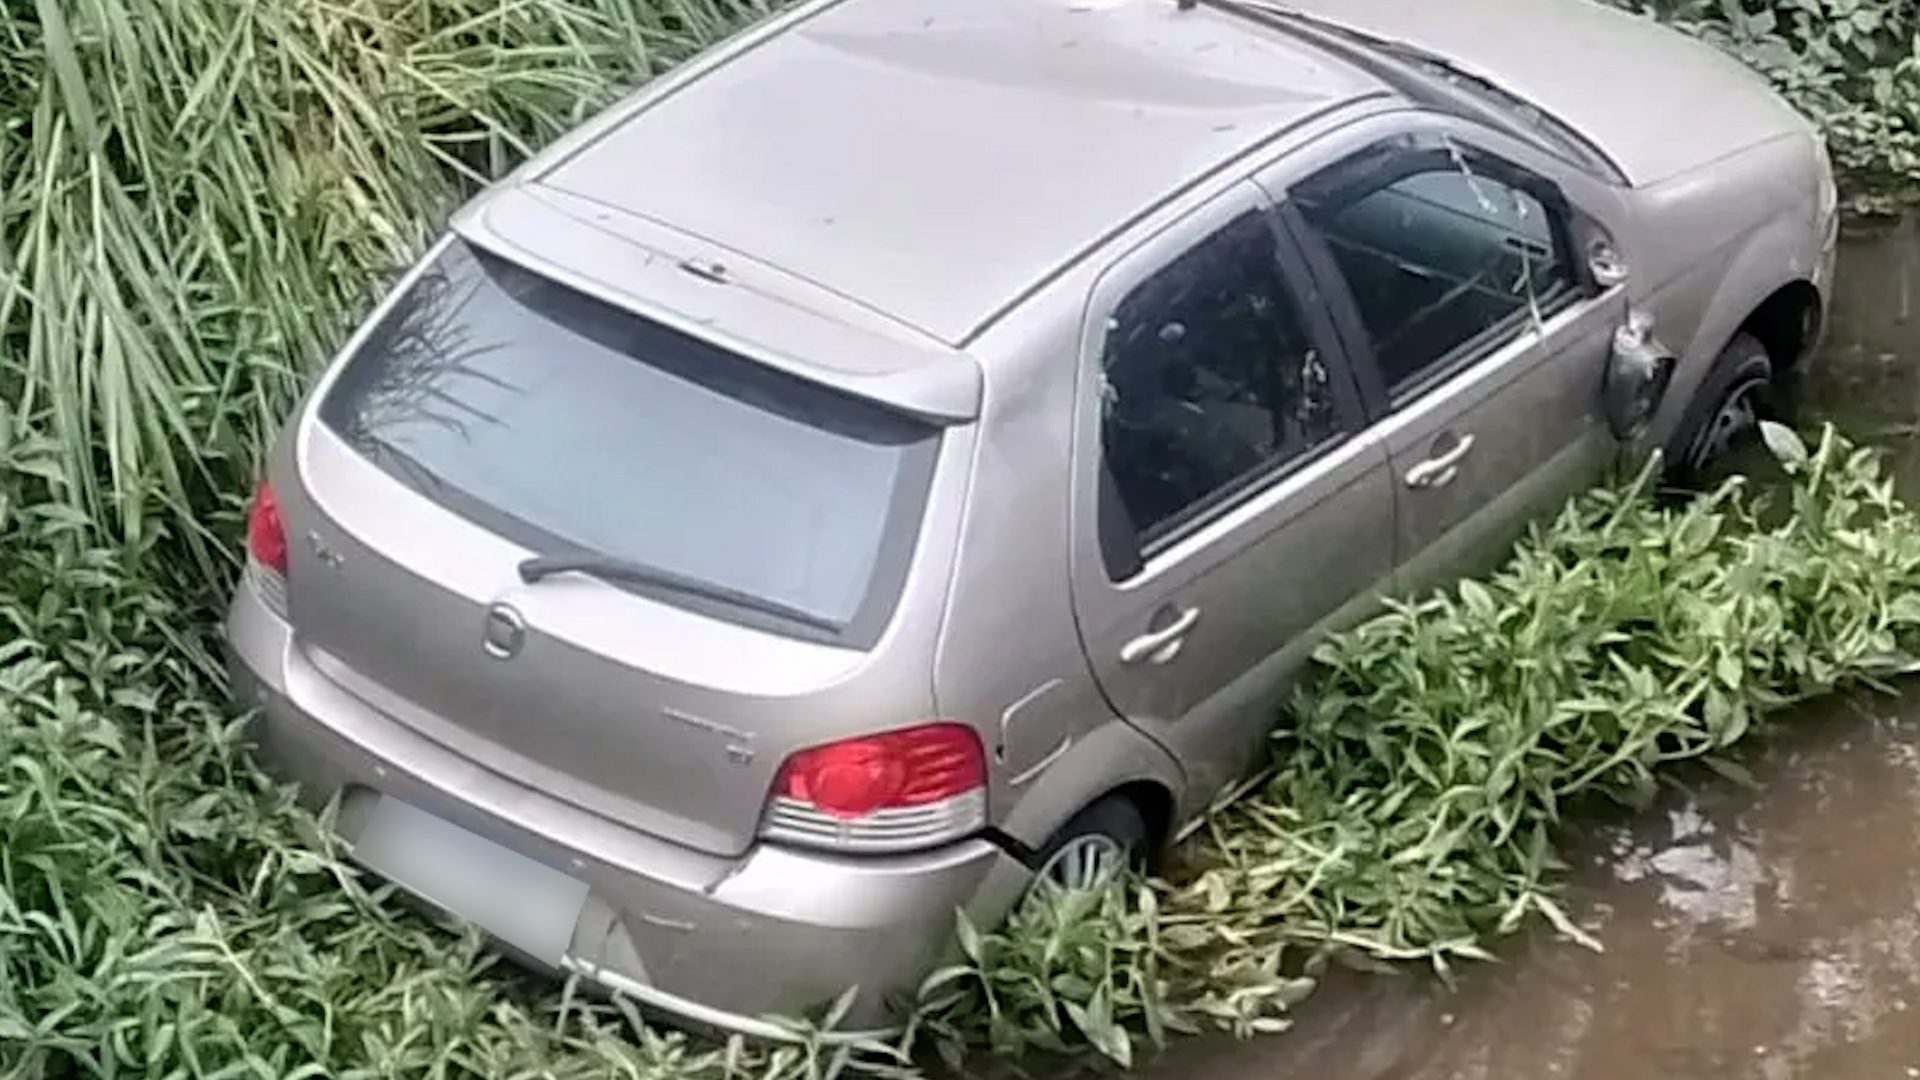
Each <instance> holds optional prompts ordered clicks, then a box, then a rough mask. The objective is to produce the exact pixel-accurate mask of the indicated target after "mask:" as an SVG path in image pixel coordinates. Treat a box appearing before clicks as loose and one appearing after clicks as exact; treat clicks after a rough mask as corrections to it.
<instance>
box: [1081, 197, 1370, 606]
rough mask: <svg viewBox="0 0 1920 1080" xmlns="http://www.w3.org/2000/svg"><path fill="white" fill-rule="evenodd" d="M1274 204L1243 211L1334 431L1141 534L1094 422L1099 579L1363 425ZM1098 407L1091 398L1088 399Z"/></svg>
mask: <svg viewBox="0 0 1920 1080" xmlns="http://www.w3.org/2000/svg"><path fill="white" fill-rule="evenodd" d="M1276 209H1277V207H1276V205H1275V204H1274V203H1272V202H1270V201H1269V200H1268V199H1266V198H1265V197H1264V195H1262V197H1261V198H1259V199H1258V200H1257V201H1255V202H1253V203H1251V204H1250V205H1249V207H1248V210H1247V212H1248V213H1255V214H1259V215H1260V218H1261V220H1262V221H1263V222H1265V223H1266V225H1267V228H1268V230H1269V231H1271V232H1272V233H1273V239H1274V251H1275V256H1276V263H1277V270H1278V273H1279V279H1280V287H1281V289H1282V290H1283V291H1284V293H1285V295H1286V296H1287V298H1288V299H1289V300H1290V301H1292V302H1293V304H1294V307H1295V309H1296V310H1297V311H1298V313H1299V314H1300V316H1301V317H1302V318H1303V319H1304V320H1305V323H1306V325H1305V326H1304V327H1303V329H1304V330H1305V332H1306V335H1307V340H1308V342H1309V343H1310V344H1311V345H1312V347H1313V348H1314V349H1315V350H1316V351H1317V352H1318V353H1319V356H1320V362H1321V364H1322V366H1323V367H1324V368H1325V369H1326V372H1327V384H1328V387H1329V388H1330V389H1331V390H1332V392H1333V416H1334V422H1335V424H1336V425H1337V429H1336V431H1335V432H1334V434H1332V435H1331V436H1329V437H1328V438H1326V439H1325V440H1323V441H1321V442H1320V443H1319V444H1318V445H1316V446H1313V447H1310V448H1309V449H1307V450H1305V451H1303V452H1301V453H1299V454H1296V455H1294V456H1292V457H1290V458H1286V459H1284V460H1281V461H1269V462H1268V463H1267V464H1266V465H1264V466H1263V467H1261V468H1257V469H1253V470H1250V471H1248V472H1247V473H1245V474H1244V475H1242V476H1240V477H1237V478H1236V479H1234V480H1233V481H1232V482H1230V483H1228V484H1226V485H1224V486H1222V487H1221V488H1220V489H1219V490H1217V491H1214V492H1212V493H1210V494H1208V495H1207V496H1206V497H1205V498H1202V499H1200V500H1198V501H1196V502H1194V503H1191V504H1189V505H1188V506H1187V507H1186V508H1184V509H1183V510H1181V511H1180V512H1179V513H1178V514H1176V515H1174V516H1173V517H1171V518H1169V519H1167V520H1166V521H1164V522H1161V523H1160V524H1159V526H1157V527H1156V528H1155V530H1154V531H1153V532H1152V533H1151V534H1149V535H1146V536H1143V535H1141V533H1140V531H1139V530H1138V529H1137V528H1136V527H1135V526H1134V524H1133V520H1132V518H1131V517H1129V516H1128V514H1127V510H1126V506H1125V504H1124V503H1123V502H1122V500H1121V499H1120V493H1119V487H1118V485H1117V484H1116V483H1115V480H1114V477H1113V472H1112V470H1111V469H1110V468H1109V467H1108V465H1107V459H1106V452H1105V444H1104V440H1103V439H1102V438H1101V437H1099V433H1098V425H1097V422H1096V438H1095V440H1094V445H1095V452H1096V453H1097V454H1098V455H1099V456H1098V476H1097V477H1096V478H1095V482H1096V483H1097V484H1098V498H1097V501H1096V513H1095V526H1094V527H1095V531H1096V538H1097V540H1098V541H1099V548H1100V557H1101V562H1102V563H1103V564H1104V565H1105V568H1106V572H1107V580H1108V581H1109V582H1111V583H1113V584H1116V585H1118V584H1123V583H1125V582H1128V581H1131V580H1132V579H1134V578H1136V577H1138V576H1139V575H1140V574H1142V573H1144V572H1145V571H1146V570H1147V568H1148V566H1149V564H1150V563H1151V562H1152V561H1153V560H1154V559H1155V558H1158V557H1159V556H1161V555H1164V554H1165V553H1166V552H1167V551H1168V550H1169V549H1170V548H1173V547H1175V546H1177V545H1179V544H1180V543H1181V542H1182V541H1184V540H1187V539H1189V538H1191V537H1192V536H1193V535H1194V534H1196V533H1198V532H1201V531H1203V530H1205V529H1206V528H1207V527H1208V526H1210V525H1212V524H1213V523H1215V522H1217V521H1219V520H1220V519H1221V518H1223V517H1225V516H1226V515H1227V514H1229V513H1231V512H1232V511H1233V510H1235V509H1238V508H1239V507H1241V506H1244V505H1246V504H1247V503H1249V502H1252V501H1253V500H1254V499H1256V498H1258V497H1259V496H1260V495H1261V494H1263V493H1265V492H1266V491H1269V490H1271V489H1272V488H1273V487H1275V486H1277V485H1278V484H1280V483H1281V482H1282V481H1284V480H1286V479H1287V478H1289V477H1292V476H1294V475H1296V474H1298V473H1299V472H1301V471H1302V470H1305V469H1307V468H1309V467H1311V466H1312V465H1313V464H1315V463H1316V462H1319V461H1320V460H1322V459H1324V458H1325V457H1327V456H1328V455H1329V454H1331V453H1332V452H1333V451H1334V450H1336V449H1338V448H1339V447H1341V446H1344V445H1346V444H1347V443H1348V442H1350V441H1352V440H1353V439H1354V438H1355V437H1356V436H1357V435H1358V434H1360V433H1361V432H1362V431H1363V430H1365V427H1366V424H1367V420H1366V408H1365V403H1364V401H1363V398H1362V395H1361V390H1360V387H1359V385H1358V384H1357V383H1356V382H1355V379H1354V365H1353V364H1352V363H1351V361H1350V359H1349V356H1348V354H1347V352H1346V349H1345V347H1344V342H1343V339H1342V337H1341V335H1340V334H1339V333H1338V331H1337V328H1336V325H1335V321H1334V320H1333V319H1332V318H1331V317H1330V316H1329V314H1328V310H1327V308H1328V305H1327V304H1326V303H1323V302H1321V301H1322V300H1323V299H1324V297H1323V296H1322V291H1321V290H1320V288H1319V286H1318V282H1317V280H1316V276H1315V275H1314V274H1313V273H1312V272H1310V271H1309V269H1308V266H1307V264H1306V262H1305V261H1304V260H1303V257H1302V256H1303V253H1302V252H1301V251H1300V250H1299V248H1298V246H1297V245H1296V244H1295V242H1294V239H1293V237H1292V235H1291V232H1290V230H1288V229H1287V228H1285V227H1284V226H1283V225H1282V223H1281V222H1280V221H1279V220H1278V218H1277V217H1276V214H1275V211H1276ZM1241 216H1243V215H1234V216H1233V217H1230V218H1228V219H1227V220H1226V221H1225V222H1222V223H1221V224H1220V225H1219V226H1217V227H1216V228H1214V229H1212V230H1210V231H1208V232H1207V233H1206V234H1205V235H1204V236H1202V237H1201V238H1200V239H1199V240H1197V241H1195V242H1194V243H1193V244H1191V245H1188V246H1187V247H1184V248H1182V249H1180V250H1179V251H1178V252H1176V253H1174V254H1173V255H1172V256H1171V257H1170V258H1168V259H1166V260H1165V261H1163V262H1160V263H1158V264H1156V265H1155V266H1154V267H1153V268H1152V269H1151V270H1150V271H1148V272H1147V273H1145V274H1143V275H1141V276H1139V277H1137V278H1135V279H1133V280H1132V281H1131V282H1129V284H1128V287H1127V288H1126V290H1125V291H1123V292H1122V293H1121V294H1120V296H1119V297H1118V298H1117V299H1116V300H1115V301H1114V303H1113V304H1111V305H1108V307H1107V309H1106V310H1105V311H1104V312H1103V315H1108V316H1110V315H1111V314H1112V312H1113V310H1115V309H1117V308H1118V306H1119V305H1120V304H1122V303H1124V302H1125V301H1126V298H1127V297H1128V296H1130V295H1132V293H1133V291H1134V290H1135V289H1137V288H1139V287H1140V286H1142V285H1144V284H1145V283H1146V282H1148V281H1150V280H1152V278H1153V277H1154V275H1156V274H1158V273H1159V272H1160V271H1161V270H1163V269H1165V268H1166V267H1167V266H1169V265H1171V264H1172V263H1173V262H1174V261H1175V260H1178V259H1180V258H1182V257H1184V256H1185V255H1186V254H1187V253H1188V252H1190V251H1193V250H1194V248H1195V247H1197V246H1198V245H1199V244H1201V243H1205V242H1206V241H1208V240H1211V239H1212V238H1213V237H1214V236H1215V235H1217V234H1218V233H1219V232H1220V230H1222V229H1225V228H1227V227H1228V226H1229V225H1231V224H1232V223H1233V222H1235V221H1238V220H1239V219H1240V217H1241ZM1105 348H1106V339H1105V335H1104V334H1103V335H1102V337H1101V340H1100V351H1101V353H1102V354H1104V352H1105ZM1094 407H1095V408H1098V402H1095V405H1094Z"/></svg>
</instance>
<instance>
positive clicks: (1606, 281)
mask: <svg viewBox="0 0 1920 1080" xmlns="http://www.w3.org/2000/svg"><path fill="white" fill-rule="evenodd" d="M1586 250H1587V275H1588V276H1589V277H1590V278H1592V279H1593V284H1594V287H1595V288H1597V289H1599V290H1600V291H1601V292H1605V291H1606V290H1608V289H1611V288H1613V287H1614V286H1615V285H1619V284H1621V283H1622V282H1624V281H1626V280H1627V261H1626V260H1625V259H1623V258H1621V257H1620V252H1619V251H1618V250H1617V249H1615V248H1614V246H1613V241H1611V240H1608V239H1607V238H1606V237H1605V236H1604V235H1600V234H1597V233H1596V234H1595V235H1594V236H1593V237H1592V238H1591V239H1590V240H1588V241H1587V249H1586Z"/></svg>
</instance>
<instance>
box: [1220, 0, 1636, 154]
mask: <svg viewBox="0 0 1920 1080" xmlns="http://www.w3.org/2000/svg"><path fill="white" fill-rule="evenodd" d="M1212 2H1213V3H1215V4H1217V5H1218V6H1220V7H1224V8H1229V9H1238V10H1240V11H1243V12H1251V13H1255V14H1256V15H1266V16H1267V17H1269V18H1271V19H1291V20H1293V21H1294V22H1296V23H1303V24H1305V25H1306V26H1308V27H1311V28H1312V29H1314V30H1317V31H1319V32H1321V33H1323V34H1330V35H1332V36H1334V37H1336V38H1340V39H1342V40H1343V41H1345V42H1346V43H1347V44H1348V45H1349V46H1352V47H1355V48H1357V49H1360V50H1363V51H1367V52H1371V53H1373V54H1375V55H1376V56H1383V57H1386V58H1387V59H1389V60H1391V61H1393V62H1394V63H1396V64H1399V65H1400V66H1402V67H1406V68H1411V69H1413V70H1415V71H1418V72H1420V73H1421V74H1422V75H1424V76H1426V77H1427V78H1428V79H1432V80H1434V81H1436V82H1442V83H1445V84H1446V85H1448V86H1450V87H1452V88H1453V89H1454V90H1456V91H1458V92H1461V93H1464V94H1467V95H1469V96H1471V97H1473V98H1474V99H1475V100H1476V101H1478V102H1480V103H1481V104H1482V105H1484V106H1487V107H1489V108H1491V109H1492V110H1494V111H1495V112H1497V113H1499V114H1501V115H1503V116H1505V117H1507V118H1508V119H1509V120H1511V121H1513V122H1514V123H1517V124H1519V125H1521V126H1522V127H1524V128H1526V129H1527V130H1528V131H1531V132H1533V133H1534V134H1535V135H1537V136H1539V137H1541V138H1543V139H1545V140H1546V141H1547V142H1548V143H1550V144H1552V146H1553V147H1554V148H1555V149H1557V150H1558V151H1559V153H1560V154H1561V155H1562V156H1565V157H1567V158H1568V159H1570V160H1571V161H1572V162H1573V163H1574V164H1576V165H1579V166H1580V167H1582V168H1584V169H1586V170H1588V171H1589V172H1592V173H1594V174H1595V175H1597V176H1600V177H1603V178H1605V179H1607V180H1609V181H1610V182H1612V183H1616V184H1624V183H1626V178H1625V177H1624V176H1623V175H1622V174H1621V172H1620V170H1619V168H1618V167H1617V166H1615V165H1614V163H1613V161H1612V160H1611V159H1609V158H1608V157H1607V156H1606V154H1604V153H1602V152H1601V151H1600V149H1599V148H1598V147H1596V146H1594V145H1593V143H1592V142H1590V141H1589V140H1588V139H1587V138H1586V136H1584V135H1582V134H1580V132H1579V131H1578V130H1576V129H1575V128H1573V127H1572V126H1571V125H1569V124H1567V123H1565V122H1564V121H1562V120H1561V119H1560V118H1559V117H1557V116H1555V115H1553V114H1552V113H1550V112H1548V111H1546V110H1545V109H1542V108H1540V107H1539V106H1537V105H1535V104H1534V103H1532V102H1531V101H1528V100H1526V99H1525V98H1522V97H1519V96H1518V95H1515V94H1513V93H1511V92H1509V91H1508V90H1506V89H1505V88H1504V87H1502V86H1500V85H1498V84H1496V83H1494V82H1492V81H1490V80H1488V79H1486V78H1484V77H1482V76H1480V75H1478V74H1475V73H1473V72H1470V71H1467V70H1466V69H1464V68H1462V67H1461V66H1460V65H1459V64H1456V63H1454V62H1453V61H1451V60H1449V59H1447V58H1446V57H1444V56H1439V55H1437V54H1435V53H1432V52H1429V51H1427V50H1425V49H1421V48H1418V47H1416V46H1413V45H1409V44H1407V43H1406V42H1403V41H1395V40H1393V39H1391V38H1385V37H1381V36H1379V35H1377V34H1369V33H1364V32H1362V31H1359V30H1355V29H1353V28H1352V27H1348V26H1343V25H1341V24H1340V23H1338V22H1333V21H1330V20H1327V19H1322V18H1318V17H1316V16H1313V15H1308V14H1306V13H1305V12H1301V11H1296V10H1294V9H1293V8H1290V7H1287V6H1286V5H1284V4H1277V3H1269V2H1266V0H1212Z"/></svg>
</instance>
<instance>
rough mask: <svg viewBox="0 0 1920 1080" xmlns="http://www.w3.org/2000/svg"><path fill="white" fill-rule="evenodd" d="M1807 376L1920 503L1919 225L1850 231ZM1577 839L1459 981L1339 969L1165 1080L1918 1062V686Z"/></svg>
mask: <svg viewBox="0 0 1920 1080" xmlns="http://www.w3.org/2000/svg"><path fill="white" fill-rule="evenodd" d="M1837 292H1838V296H1837V297H1836V302H1835V310H1834V312H1833V317H1832V321H1831V327H1830V330H1829V334H1828V339H1827V346H1826V348H1825V350H1824V351H1823V355H1822V356H1821V358H1820V360H1819V364H1818V366H1817V368H1816V369H1815V370H1814V371H1813V372H1812V373H1810V374H1809V377H1808V380H1807V383H1806V385H1805V387H1804V388H1803V390H1802V393H1801V399H1800V400H1801V404H1800V411H1801V415H1802V416H1803V417H1804V418H1807V419H1813V420H1819V419H1823V418H1830V419H1833V420H1834V421H1835V422H1836V423H1838V424H1839V425H1840V426H1841V427H1842V428H1843V429H1844V430H1846V431H1847V432H1848V433H1849V434H1851V435H1853V436H1854V437H1856V438H1858V439H1861V440H1863V441H1868V442H1872V443H1875V444H1878V445H1881V446H1883V447H1885V448H1886V450H1887V451H1888V453H1889V456H1890V463H1891V464H1892V466H1893V468H1894V470H1895V472H1896V474H1897V475H1898V477H1899V479H1900V485H1901V487H1902V489H1903V491H1904V493H1905V494H1906V496H1907V497H1908V498H1920V229H1916V228H1915V223H1912V222H1910V223H1908V224H1906V225H1904V226H1895V227H1892V228H1880V229H1875V230H1870V231H1865V232H1862V233H1860V234H1857V235H1852V236H1849V237H1848V238H1847V240H1846V242H1845V247H1844V249H1843V252H1842V255H1841V260H1840V268H1839V273H1838V283H1837ZM1744 763H1745V764H1746V765H1747V766H1748V767H1749V768H1750V769H1751V770H1752V773H1753V776H1754V778H1755V780H1756V786H1755V787H1753V788H1747V787H1744V786H1741V785H1736V784H1734V783H1732V782H1730V781H1727V780H1724V779H1720V778H1718V777H1712V776H1711V774H1704V773H1703V774H1701V775H1697V776H1688V777H1683V778H1682V782H1681V783H1679V784H1677V785H1676V786H1675V788H1674V789H1673V790H1672V791H1670V792H1669V793H1668V794H1667V796H1666V797H1665V798H1664V799H1663V800H1662V801H1661V802H1660V803H1659V804H1658V805H1657V806H1656V807H1655V808H1654V809H1653V810H1652V811H1650V812H1649V813H1647V814H1644V815H1641V816H1639V817H1638V818H1636V819H1634V820H1633V821H1631V822H1629V823H1624V824H1617V825H1611V826H1604V827H1600V828H1598V829H1595V830H1594V831H1593V833H1592V835H1589V836H1587V837H1584V838H1581V839H1580V840H1579V841H1577V842H1576V843H1575V845H1574V852H1573V853H1574V855H1575V869H1574V872H1573V875H1572V888H1571V890H1570V894H1569V897H1568V900H1569V905H1570V910H1571V911H1572V912H1574V913H1575V916H1576V918H1578V919H1579V920H1580V921H1581V923H1582V924H1583V925H1584V926H1585V927H1586V928H1587V929H1588V930H1589V931H1590V932H1592V933H1593V934H1594V936H1595V937H1597V938H1598V939H1599V940H1600V942H1601V943H1602V945H1603V946H1604V951H1602V952H1598V953H1596V952H1594V951H1592V950H1589V949H1587V948H1584V947H1581V946H1579V945H1576V944H1572V943H1570V942H1565V941H1562V940H1557V939H1555V937H1554V936H1553V935H1552V934H1551V933H1550V932H1535V933H1533V934H1530V935H1522V936H1520V937H1518V938H1516V939H1514V940H1512V941H1509V942H1506V943H1505V944H1504V946H1503V947H1501V949H1500V950H1499V951H1500V955H1501V960H1500V962H1499V963H1497V964H1493V965H1482V966H1480V967H1477V968H1472V969H1469V970H1467V971H1466V973H1465V974H1464V975H1463V976H1462V977H1461V978H1460V980H1459V982H1458V983H1457V984H1456V985H1455V986H1454V987H1452V988H1448V987H1444V986H1442V985H1440V984H1439V983H1438V982H1437V981H1436V980H1435V979H1433V978H1431V977H1430V976H1427V975H1425V974H1423V973H1421V972H1407V973H1405V974H1396V975H1378V974H1372V975H1358V974H1351V975H1348V974H1341V973H1335V974H1334V975H1333V976H1331V977H1329V979H1328V980H1327V982H1326V984H1325V985H1324V986H1323V987H1322V989H1321V991H1320V992H1319V993H1318V994H1316V995H1314V996H1313V997H1312V998H1311V999H1309V1000H1308V1002H1306V1003H1305V1004H1304V1005H1303V1006H1302V1007H1301V1009H1300V1012H1299V1014H1298V1018H1297V1022H1296V1025H1295V1027H1294V1029H1293V1030H1292V1031H1290V1032H1288V1033H1287V1034H1284V1035H1279V1036H1274V1037H1270V1038H1266V1039H1262V1040H1256V1041H1253V1042H1234V1041H1229V1040H1224V1039H1223V1040H1211V1039H1209V1040H1196V1041H1193V1042H1189V1043H1186V1044H1182V1045H1180V1046H1178V1047H1176V1048H1175V1049H1173V1050H1171V1051H1170V1052H1169V1053H1168V1054H1166V1055H1165V1056H1164V1057H1162V1058H1161V1059H1160V1060H1158V1061H1156V1062H1155V1063H1153V1064H1152V1065H1151V1066H1149V1067H1148V1068H1147V1069H1146V1070H1145V1071H1146V1073H1147V1075H1148V1076H1151V1077H1153V1078H1155V1080H1161V1078H1165V1080H1174V1078H1185V1077H1205V1078H1206V1080H1242V1078H1245V1080H1256V1078H1257V1080H1269V1078H1271V1080H1279V1078H1282V1077H1286V1078H1291V1077H1311V1078H1313V1080H1661V1078H1668V1077H1673V1078H1679V1077H1688V1078H1721V1077H1726V1078H1748V1077H1751V1078H1754V1080H1785V1078H1788V1077H1818V1078H1820V1080H1881V1078H1890V1080H1906V1078H1920V688H1914V689H1912V690H1910V691H1909V693H1908V694H1907V695H1906V697H1905V698H1892V697H1858V698H1844V699H1835V700H1832V701H1827V702H1822V703H1819V704H1818V706H1817V707H1815V708H1806V709H1801V710H1799V711H1797V712H1796V713H1795V714H1792V715H1790V716H1788V717H1785V718H1783V719H1782V720H1781V722H1780V724H1779V725H1778V729H1777V731H1776V732H1775V733H1774V734H1773V735H1772V736H1771V737H1770V738H1769V739H1767V740H1766V741H1765V742H1764V743H1763V744H1760V745H1757V746H1756V747H1755V748H1754V749H1753V750H1752V751H1751V752H1750V753H1749V754H1748V756H1747V757H1746V758H1745V760H1744Z"/></svg>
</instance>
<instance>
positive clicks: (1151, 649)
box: [1120, 607, 1200, 664]
mask: <svg viewBox="0 0 1920 1080" xmlns="http://www.w3.org/2000/svg"><path fill="white" fill-rule="evenodd" d="M1199 621H1200V609H1199V608H1197V607H1190V608H1188V609H1187V610H1185V611H1183V612H1181V613H1180V615H1179V617H1178V618H1176V619H1174V620H1173V621H1172V622H1170V623H1168V624H1167V625H1165V626H1163V627H1161V628H1160V629H1158V630H1149V631H1147V632H1146V633H1144V634H1141V635H1140V636H1139V637H1137V638H1134V639H1133V640H1132V641H1129V642H1127V643H1126V644H1125V645H1123V646H1121V648H1120V662H1121V663H1123V664H1138V663H1142V662H1145V663H1149V664H1164V663H1167V662H1168V661H1171V660H1172V659H1173V658H1174V657H1176V656H1179V655H1180V646H1181V645H1184V644H1185V643H1186V640H1187V632H1188V631H1189V630H1192V629H1193V624H1195V623H1197V622H1199Z"/></svg>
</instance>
